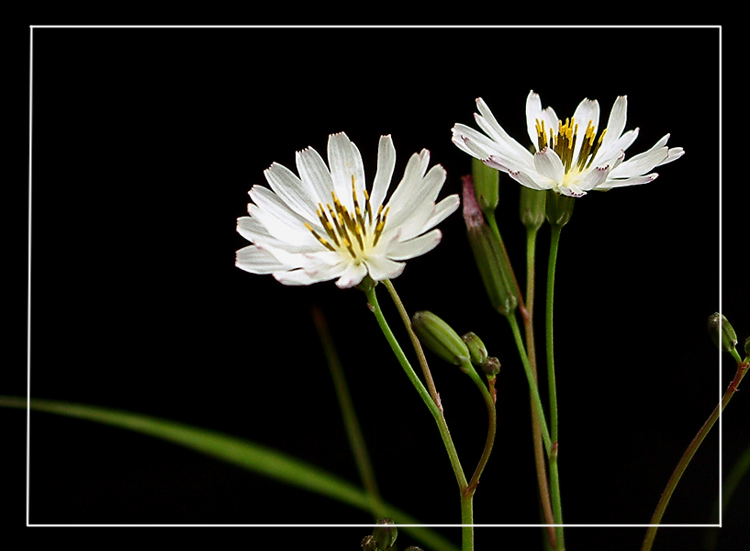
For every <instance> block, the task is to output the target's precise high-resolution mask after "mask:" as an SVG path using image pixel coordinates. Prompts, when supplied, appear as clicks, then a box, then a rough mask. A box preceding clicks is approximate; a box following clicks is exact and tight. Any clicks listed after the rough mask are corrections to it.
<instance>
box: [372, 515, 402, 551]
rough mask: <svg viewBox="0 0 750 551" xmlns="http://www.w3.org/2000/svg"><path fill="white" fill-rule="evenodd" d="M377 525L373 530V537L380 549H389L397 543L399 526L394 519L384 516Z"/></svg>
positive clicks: (384, 550) (381, 550)
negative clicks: (397, 526) (396, 525)
mask: <svg viewBox="0 0 750 551" xmlns="http://www.w3.org/2000/svg"><path fill="white" fill-rule="evenodd" d="M377 524H378V525H377V526H376V527H375V528H374V529H373V530H372V539H373V541H374V542H375V545H376V546H377V548H378V549H379V550H380V551H388V550H389V549H390V548H391V547H393V544H394V543H396V537H397V536H398V528H396V527H395V526H394V524H393V519H390V518H386V517H383V518H381V519H379V520H378V522H377Z"/></svg>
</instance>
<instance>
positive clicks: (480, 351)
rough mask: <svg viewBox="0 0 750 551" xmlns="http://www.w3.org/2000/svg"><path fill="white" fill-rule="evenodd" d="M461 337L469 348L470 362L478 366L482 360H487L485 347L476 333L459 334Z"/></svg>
mask: <svg viewBox="0 0 750 551" xmlns="http://www.w3.org/2000/svg"><path fill="white" fill-rule="evenodd" d="M461 338H462V339H463V340H464V342H465V343H466V347H467V348H468V349H469V355H470V357H471V363H473V364H474V365H476V366H477V367H480V366H481V365H482V364H483V363H484V362H486V361H487V347H486V346H484V343H483V342H482V339H480V338H479V337H478V336H477V335H476V333H472V332H469V333H466V334H464V335H461Z"/></svg>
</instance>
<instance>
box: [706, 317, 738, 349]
mask: <svg viewBox="0 0 750 551" xmlns="http://www.w3.org/2000/svg"><path fill="white" fill-rule="evenodd" d="M708 334H709V335H711V340H712V341H714V344H715V345H716V346H717V347H719V349H720V350H724V351H725V352H731V351H732V350H734V347H735V346H737V333H735V332H734V328H733V327H732V326H731V324H730V323H729V321H728V320H727V318H725V317H724V316H723V315H721V314H719V313H718V312H716V313H715V314H712V315H710V316H709V317H708Z"/></svg>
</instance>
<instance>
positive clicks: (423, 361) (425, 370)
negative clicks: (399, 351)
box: [383, 279, 443, 414]
mask: <svg viewBox="0 0 750 551" xmlns="http://www.w3.org/2000/svg"><path fill="white" fill-rule="evenodd" d="M383 285H385V288H386V289H388V294H390V295H391V300H393V303H394V304H395V305H396V309H397V310H398V313H399V315H400V316H401V321H403V322H404V327H405V328H406V332H407V333H408V334H409V339H410V340H411V344H412V346H413V347H414V352H416V354H417V359H418V360H419V365H420V367H421V368H422V375H424V380H425V383H426V384H427V390H428V391H429V393H430V396H431V397H432V400H433V401H434V402H435V404H437V407H438V409H440V413H441V414H442V412H443V406H442V404H441V403H440V395H439V394H438V392H437V389H436V388H435V382H434V381H433V379H432V373H431V372H430V367H429V365H428V364H427V358H426V357H425V355H424V350H423V349H422V345H421V343H420V342H419V338H418V337H417V335H416V333H414V330H413V329H412V327H411V319H410V318H409V313H408V312H407V311H406V308H405V307H404V303H403V302H401V298H400V297H399V296H398V293H397V292H396V288H395V287H394V286H393V283H392V282H391V280H389V279H386V280H384V281H383Z"/></svg>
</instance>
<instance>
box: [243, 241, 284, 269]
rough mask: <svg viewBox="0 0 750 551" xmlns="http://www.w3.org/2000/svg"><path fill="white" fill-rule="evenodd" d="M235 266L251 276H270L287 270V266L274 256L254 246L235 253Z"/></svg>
mask: <svg viewBox="0 0 750 551" xmlns="http://www.w3.org/2000/svg"><path fill="white" fill-rule="evenodd" d="M235 265H236V266H237V267H238V268H240V269H242V270H245V271H246V272H250V273H251V274H270V273H273V272H276V271H279V270H288V269H289V266H288V265H286V264H284V263H283V262H280V261H279V260H278V259H277V258H276V257H275V256H273V255H272V254H271V253H270V252H268V251H267V250H264V249H259V248H258V247H256V246H255V245H249V246H247V247H244V248H242V249H240V250H239V251H237V256H236V258H235Z"/></svg>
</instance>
